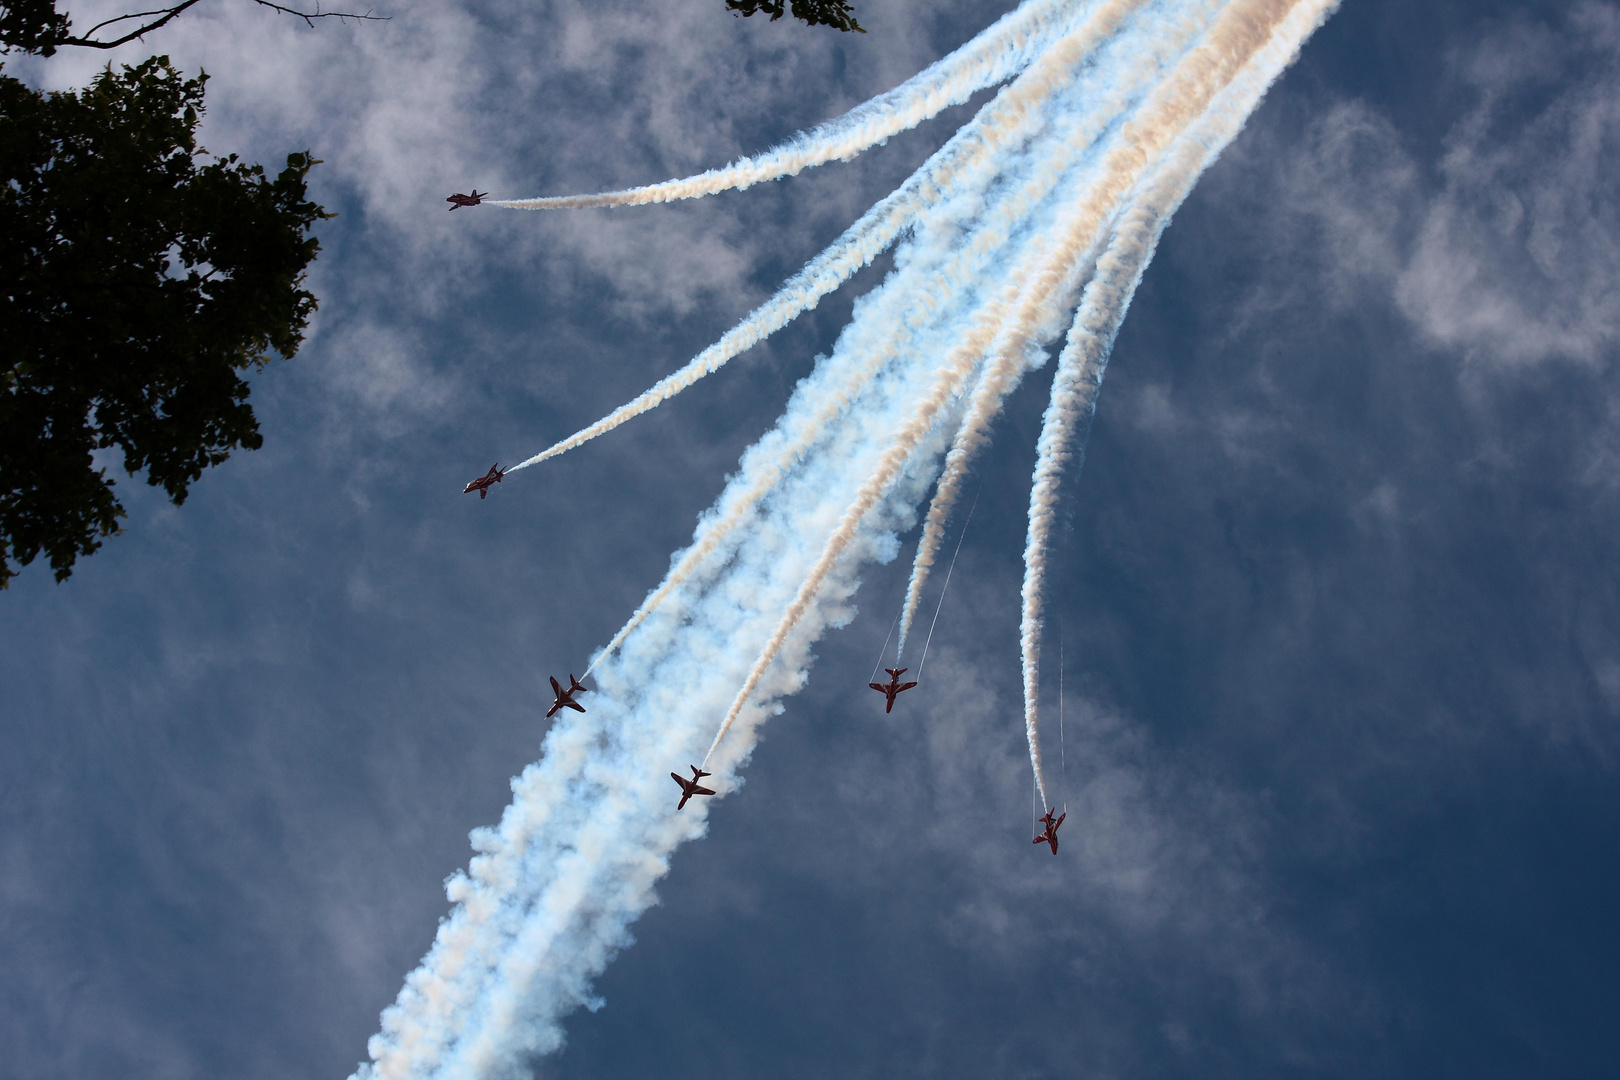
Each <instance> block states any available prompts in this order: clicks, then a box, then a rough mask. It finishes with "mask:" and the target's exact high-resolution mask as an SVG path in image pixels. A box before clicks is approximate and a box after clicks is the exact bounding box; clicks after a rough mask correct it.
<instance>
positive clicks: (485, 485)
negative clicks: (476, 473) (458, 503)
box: [461, 462, 506, 499]
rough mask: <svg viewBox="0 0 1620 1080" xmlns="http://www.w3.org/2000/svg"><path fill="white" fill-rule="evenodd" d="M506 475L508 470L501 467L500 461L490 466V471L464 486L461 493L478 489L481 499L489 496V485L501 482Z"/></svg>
mask: <svg viewBox="0 0 1620 1080" xmlns="http://www.w3.org/2000/svg"><path fill="white" fill-rule="evenodd" d="M505 475H506V470H505V469H503V468H501V465H500V462H496V463H495V464H493V465H491V466H490V467H489V472H487V473H485V474H484V475H483V476H480V477H479V478H478V479H476V480H474V481H473V482H472V483H470V484H468V485H467V486H466V487H464V488H462V489H461V493H462V494H463V495H471V494H472V493H473V492H475V491H476V492H478V497H479V498H480V499H483V498H487V497H488V495H489V485H491V484H498V483H500V482H501V477H503V476H505Z"/></svg>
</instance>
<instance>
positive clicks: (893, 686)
mask: <svg viewBox="0 0 1620 1080" xmlns="http://www.w3.org/2000/svg"><path fill="white" fill-rule="evenodd" d="M883 670H884V671H887V672H888V673H889V681H888V683H887V684H885V683H879V682H875V683H867V684H866V685H867V686H870V687H871V688H872V689H874V690H876V691H877V692H878V693H880V694H882V695H883V696H884V697H886V698H888V699H889V700H888V701H887V702H885V703H884V705H883V711H884V712H888V711H889V710H890V709H892V708H894V698H895V695H896V694H898V693H900V692H901V691H902V690H910V689H911V688H912V687H913V686H916V685H917V684H916V683H914V682H908V683H903V682H901V681H900V676H902V675H904V674H905V673H906V669H905V668H900V669H898V670H896V669H895V668H892V667H886V668H884V669H883Z"/></svg>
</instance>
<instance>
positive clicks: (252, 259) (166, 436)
mask: <svg viewBox="0 0 1620 1080" xmlns="http://www.w3.org/2000/svg"><path fill="white" fill-rule="evenodd" d="M10 10H11V9H8V14H9V13H10ZM206 78H207V77H206V76H202V77H199V78H196V79H191V80H185V79H183V78H182V76H181V75H180V74H178V73H177V72H176V71H175V70H174V68H172V67H171V66H170V64H169V61H168V58H167V57H154V58H152V59H150V60H147V61H145V62H144V63H142V64H140V65H138V66H136V67H125V68H124V69H123V71H122V72H119V73H114V72H113V71H112V69H111V68H110V67H109V68H108V70H107V71H105V72H103V73H102V75H101V76H99V77H98V78H97V79H96V81H95V82H94V83H92V84H91V85H90V86H89V87H87V88H86V89H85V90H83V91H81V92H79V93H49V94H42V93H38V92H36V91H34V90H32V89H30V88H28V87H27V86H25V85H23V84H22V83H20V82H18V81H17V80H15V79H13V78H10V77H9V76H6V75H4V74H0V235H3V236H4V237H5V243H4V244H0V281H3V283H4V294H3V295H0V326H4V327H5V333H4V335H0V588H3V587H5V585H6V584H7V583H8V582H9V579H10V578H11V577H12V576H13V575H14V574H15V573H16V570H15V569H13V567H12V561H13V560H15V561H16V562H17V563H19V564H23V565H26V564H28V563H30V562H32V561H33V560H34V558H35V557H36V556H37V555H38V554H40V553H41V552H44V553H45V555H46V556H47V557H48V558H49V560H50V564H51V567H52V568H53V569H54V570H55V572H56V577H57V580H59V581H60V580H62V579H64V578H66V577H67V576H68V575H69V573H71V568H72V566H73V563H74V560H75V559H76V558H77V557H78V556H80V555H88V554H89V553H91V552H93V551H95V550H96V549H97V548H98V547H100V546H101V541H100V538H101V537H105V536H107V535H109V534H111V533H113V532H116V531H117V523H118V520H119V519H120V518H121V517H123V516H124V509H123V507H122V505H121V504H120V503H119V501H118V499H117V497H116V496H115V495H114V494H113V490H112V489H113V481H112V480H111V479H109V478H108V477H107V470H106V468H97V466H96V463H95V460H94V457H93V454H94V452H95V451H97V450H108V449H116V450H117V451H121V452H122V455H123V463H124V468H125V469H126V471H128V472H129V474H130V475H132V476H133V475H135V474H136V473H138V472H140V471H141V470H145V472H146V479H147V482H148V483H150V484H152V485H154V486H158V487H162V488H163V490H164V491H165V492H166V493H167V494H168V496H169V497H170V498H171V499H172V500H173V501H174V502H175V503H176V504H178V503H181V502H183V501H184V500H185V497H186V491H187V488H188V486H189V485H190V484H191V482H192V481H194V480H196V479H197V478H198V477H200V476H201V475H202V472H203V470H204V469H205V468H207V467H208V466H210V465H217V464H219V463H220V462H222V461H224V460H225V459H226V458H227V457H228V456H229V455H230V453H231V451H232V450H234V449H236V448H237V447H247V448H248V449H256V448H257V447H259V446H260V445H261V444H262V442H263V440H262V438H261V436H260V435H259V431H258V424H257V422H256V421H255V419H254V416H253V410H252V409H251V408H250V407H249V406H248V404H247V397H248V386H247V384H246V383H245V382H244V381H243V380H242V373H243V372H245V371H246V370H248V369H251V368H256V367H258V366H260V365H262V364H264V363H265V362H266V361H267V360H269V359H270V358H271V356H273V355H281V356H291V355H292V354H293V353H294V352H295V351H296V350H297V348H298V346H299V344H300V342H301V341H302V338H303V331H304V328H305V326H306V324H307V322H308V319H309V316H310V314H311V313H312V312H313V311H314V310H315V297H314V296H313V295H311V294H310V293H309V292H308V291H306V290H305V289H303V288H302V287H301V286H302V283H303V275H304V271H305V269H306V267H308V265H309V263H310V260H312V259H313V258H314V257H315V253H316V251H317V250H318V247H319V245H318V244H317V243H316V241H315V240H314V239H313V238H312V237H311V236H309V230H310V229H311V227H312V226H313V225H314V223H315V221H316V220H318V219H320V218H322V217H326V216H328V215H326V214H325V213H324V212H323V211H322V210H321V208H320V207H319V206H317V205H315V204H314V203H313V202H310V201H309V200H308V199H307V198H306V197H305V177H306V175H307V174H308V172H309V169H310V167H311V166H312V165H314V164H316V162H315V161H314V160H313V159H312V158H311V157H309V155H308V154H293V155H291V156H290V157H288V159H287V167H286V168H285V169H284V170H282V172H281V173H280V175H279V176H276V177H275V178H274V179H271V178H268V177H266V175H265V173H264V169H263V168H262V167H261V166H258V165H247V164H243V163H241V162H239V161H238V160H237V159H236V156H235V155H231V156H230V157H226V158H222V159H218V158H216V159H212V160H207V159H208V157H209V155H208V154H207V152H206V151H205V150H203V149H202V148H201V147H199V146H198V145H197V142H196V127H197V122H198V119H199V117H200V114H201V112H202V108H203V88H204V82H205V80H206Z"/></svg>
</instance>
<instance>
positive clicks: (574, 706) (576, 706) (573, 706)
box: [563, 701, 585, 712]
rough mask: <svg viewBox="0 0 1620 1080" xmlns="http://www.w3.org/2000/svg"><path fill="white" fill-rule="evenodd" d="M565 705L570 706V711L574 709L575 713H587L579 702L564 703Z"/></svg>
mask: <svg viewBox="0 0 1620 1080" xmlns="http://www.w3.org/2000/svg"><path fill="white" fill-rule="evenodd" d="M563 704H564V705H566V706H568V707H569V708H570V709H573V710H574V711H575V712H584V711H585V706H583V705H581V704H579V703H578V702H574V701H565V702H563Z"/></svg>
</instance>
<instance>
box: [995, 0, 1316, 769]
mask: <svg viewBox="0 0 1620 1080" xmlns="http://www.w3.org/2000/svg"><path fill="white" fill-rule="evenodd" d="M1338 2H1339V0H1298V2H1296V3H1293V4H1291V5H1290V6H1289V8H1288V9H1287V10H1284V11H1282V12H1280V13H1278V16H1277V17H1276V18H1275V19H1274V20H1273V21H1272V26H1271V27H1270V28H1269V30H1268V32H1267V33H1266V34H1265V36H1264V38H1262V39H1260V40H1259V41H1258V44H1257V45H1256V46H1255V47H1254V48H1253V49H1252V50H1250V56H1249V59H1248V60H1247V62H1246V63H1245V67H1244V69H1243V70H1242V71H1241V72H1239V73H1238V74H1237V75H1235V76H1234V77H1233V79H1232V80H1231V82H1230V84H1229V86H1228V88H1227V90H1226V91H1225V92H1224V93H1223V94H1222V95H1221V98H1220V99H1219V100H1217V101H1216V102H1214V103H1213V104H1212V106H1211V108H1210V111H1209V114H1208V116H1207V117H1206V118H1205V120H1204V121H1203V122H1202V123H1201V124H1200V125H1199V126H1198V127H1197V128H1196V129H1195V130H1194V131H1192V132H1191V133H1189V137H1188V138H1187V139H1185V140H1184V141H1183V143H1182V145H1180V146H1179V147H1178V148H1177V155H1176V159H1175V160H1174V161H1173V162H1172V163H1171V164H1170V166H1169V167H1168V168H1167V169H1166V170H1164V172H1163V173H1162V174H1161V175H1160V176H1159V177H1158V178H1157V179H1156V181H1155V183H1154V185H1153V190H1152V191H1151V193H1150V194H1149V195H1148V196H1147V197H1146V198H1144V199H1143V200H1142V201H1141V202H1139V203H1138V204H1137V205H1136V206H1135V207H1133V209H1132V210H1131V212H1130V213H1129V214H1128V215H1127V217H1126V220H1125V221H1124V223H1123V224H1122V226H1121V228H1120V230H1119V233H1118V237H1117V239H1116V241H1115V243H1114V244H1113V245H1112V246H1111V247H1110V250H1109V252H1108V253H1107V254H1106V255H1105V256H1104V257H1103V259H1102V260H1099V263H1098V267H1097V273H1096V276H1095V277H1094V278H1093V279H1092V281H1091V283H1090V284H1089V285H1088V286H1087V290H1086V297H1085V300H1084V301H1083V302H1082V304H1081V308H1080V310H1079V311H1078V312H1077V313H1076V316H1075V321H1074V325H1073V327H1072V328H1071V330H1070V333H1069V337H1068V342H1067V344H1066V345H1065V346H1064V349H1063V353H1062V354H1061V355H1060V356H1059V359H1058V371H1057V374H1056V376H1055V377H1054V378H1053V382H1052V397H1051V402H1050V403H1049V404H1048V406H1047V411H1046V416H1045V417H1044V418H1043V420H1042V429H1041V436H1040V440H1039V442H1038V444H1037V454H1036V467H1035V474H1034V478H1033V482H1032V484H1031V489H1030V510H1029V533H1028V539H1027V541H1026V544H1025V553H1024V564H1025V571H1024V585H1023V588H1022V591H1021V594H1022V604H1023V613H1022V616H1021V619H1020V633H1019V638H1020V643H1021V651H1022V655H1023V676H1024V718H1025V725H1024V726H1025V733H1026V736H1027V738H1028V740H1029V752H1030V761H1031V763H1032V765H1033V767H1034V771H1035V774H1036V777H1037V783H1039V777H1040V723H1039V700H1038V699H1039V693H1040V632H1041V625H1042V618H1041V616H1042V604H1043V599H1044V589H1045V584H1046V558H1047V553H1048V551H1049V549H1050V541H1051V531H1052V524H1053V521H1054V520H1055V517H1056V509H1057V503H1058V489H1059V484H1060V482H1061V479H1062V475H1063V467H1064V465H1066V464H1067V462H1068V460H1069V458H1070V456H1071V454H1072V450H1071V447H1070V443H1071V440H1072V433H1073V430H1074V427H1075V424H1076V423H1077V421H1078V420H1079V419H1081V418H1082V417H1083V416H1086V415H1089V414H1090V412H1091V411H1092V410H1094V409H1095V408H1096V401H1097V391H1098V390H1099V388H1100V387H1101V385H1102V379H1103V374H1104V372H1105V370H1106V368H1107V363H1108V357H1109V354H1110V352H1111V351H1112V348H1113V342H1114V338H1115V336H1116V335H1117V334H1118V331H1119V326H1120V323H1121V322H1122V321H1123V319H1124V317H1125V312H1126V309H1127V308H1128V307H1129V305H1130V301H1131V297H1132V296H1133V295H1134V294H1135V291H1136V288H1137V286H1138V285H1139V284H1140V283H1141V280H1142V275H1143V273H1144V272H1145V271H1146V268H1147V264H1148V262H1149V261H1150V260H1151V259H1152V257H1153V253H1154V250H1155V248H1156V247H1157V245H1158V242H1159V238H1160V237H1161V236H1162V235H1163V233H1164V229H1165V228H1166V227H1167V226H1168V225H1169V221H1170V217H1171V215H1172V214H1174V213H1175V210H1176V209H1177V208H1178V207H1179V206H1180V205H1181V203H1182V201H1183V200H1185V199H1186V197H1187V194H1188V193H1189V192H1190V191H1191V190H1192V187H1193V185H1194V184H1195V183H1196V182H1197V180H1198V178H1199V177H1200V176H1201V175H1202V174H1203V172H1204V170H1205V169H1207V168H1208V167H1209V165H1210V163H1211V162H1213V161H1214V159H1215V158H1216V157H1217V156H1218V155H1219V154H1220V152H1221V150H1222V149H1224V148H1225V147H1226V146H1227V144H1229V143H1230V142H1231V141H1232V140H1233V139H1234V138H1236V137H1237V135H1238V133H1239V132H1240V131H1241V130H1242V129H1243V125H1244V123H1245V122H1246V121H1247V119H1248V117H1249V115H1250V114H1251V113H1252V112H1253V111H1254V109H1255V108H1256V107H1257V106H1258V105H1259V103H1260V99H1261V98H1262V97H1264V95H1265V93H1266V91H1267V90H1268V89H1269V88H1270V86H1271V84H1272V83H1273V82H1274V81H1275V80H1276V79H1277V77H1278V76H1279V75H1281V74H1282V72H1283V71H1284V70H1285V69H1286V68H1287V67H1288V65H1289V64H1291V63H1293V61H1294V59H1295V57H1297V56H1298V55H1299V50H1300V48H1301V47H1302V46H1303V45H1304V43H1305V40H1306V39H1307V38H1309V37H1310V35H1311V34H1312V33H1314V32H1315V30H1316V29H1317V28H1318V27H1319V26H1321V24H1322V22H1323V21H1324V20H1326V19H1327V17H1328V16H1329V15H1330V14H1332V12H1333V11H1334V10H1335V9H1336V8H1337V6H1338ZM1251 33H1252V31H1251ZM1043 790H1044V788H1043Z"/></svg>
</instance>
